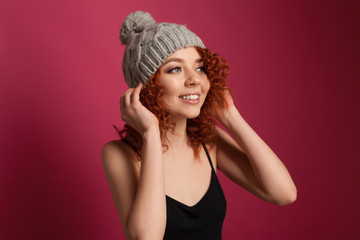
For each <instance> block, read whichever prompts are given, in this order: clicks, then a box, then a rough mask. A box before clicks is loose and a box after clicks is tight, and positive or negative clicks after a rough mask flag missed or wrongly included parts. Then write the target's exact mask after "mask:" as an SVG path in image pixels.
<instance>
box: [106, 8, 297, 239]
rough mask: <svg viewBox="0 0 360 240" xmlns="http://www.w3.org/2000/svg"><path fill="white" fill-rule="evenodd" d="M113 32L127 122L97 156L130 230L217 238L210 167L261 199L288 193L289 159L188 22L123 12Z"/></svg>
mask: <svg viewBox="0 0 360 240" xmlns="http://www.w3.org/2000/svg"><path fill="white" fill-rule="evenodd" d="M120 32H121V35H120V39H121V42H122V43H123V44H125V45H126V48H125V52H124V59H123V73H124V76H125V81H126V83H127V84H128V86H129V89H128V90H127V91H126V92H125V93H124V94H123V95H122V97H121V100H120V109H121V118H122V120H123V121H124V122H125V123H126V125H125V128H124V129H123V130H122V131H119V130H118V129H117V128H116V127H115V128H116V130H117V131H118V132H119V134H120V137H121V140H114V141H110V142H108V143H106V144H105V145H104V147H103V149H102V163H103V166H104V169H105V173H106V177H107V180H108V182H109V185H110V189H111V192H112V196H113V200H114V203H115V206H116V209H117V211H118V214H119V217H120V220H121V224H122V229H123V231H124V234H125V235H126V237H127V238H128V239H174V240H175V239H182V240H183V239H187V240H189V239H197V240H199V239H221V231H222V225H223V220H224V217H225V212H226V200H225V197H224V194H223V191H222V189H221V186H220V183H219V181H218V179H217V176H216V170H217V169H220V170H221V171H222V172H223V173H224V174H225V175H226V176H227V177H229V178H230V179H231V180H232V181H234V182H235V183H237V184H238V185H239V186H241V187H243V188H244V189H246V190H247V191H249V192H251V193H252V194H254V195H255V196H257V197H259V198H260V199H263V200H265V201H268V202H271V203H274V204H277V205H286V204H290V203H292V202H294V201H295V199H296V194H297V193H296V187H295V185H294V183H293V181H292V179H291V176H290V175H289V173H288V171H287V169H286V167H285V166H284V165H283V163H282V162H281V161H280V159H279V158H278V157H277V156H276V155H275V153H274V152H273V151H272V150H271V149H270V148H269V146H267V145H266V143H265V142H264V141H263V140H262V139H261V138H260V137H259V136H258V135H257V134H256V133H255V132H254V130H253V129H252V128H251V127H250V126H249V125H248V124H247V123H246V121H245V120H244V119H243V117H242V116H241V114H240V113H239V111H238V110H237V108H236V107H235V105H234V102H233V100H232V97H231V93H230V90H229V89H228V88H227V87H226V84H225V79H226V76H227V75H228V73H229V68H228V66H227V64H226V62H225V60H224V59H222V58H220V57H219V55H217V54H213V53H211V52H210V51H209V50H208V49H206V48H205V46H204V44H203V43H202V41H201V39H200V38H199V37H198V36H196V35H195V34H194V33H193V32H191V31H190V30H188V29H187V28H186V26H184V25H177V24H174V23H156V22H155V21H154V19H153V18H152V17H151V15H150V14H149V13H146V12H142V11H136V12H133V13H131V14H130V15H129V16H127V17H126V18H125V20H124V22H123V23H122V27H121V31H120ZM216 121H218V122H219V123H220V124H222V125H223V127H224V128H226V129H227V130H228V132H229V133H230V134H231V136H230V135H229V134H227V133H226V132H225V131H223V130H222V129H220V128H219V127H217V126H216V125H215V123H216Z"/></svg>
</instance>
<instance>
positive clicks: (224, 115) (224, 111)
mask: <svg viewBox="0 0 360 240" xmlns="http://www.w3.org/2000/svg"><path fill="white" fill-rule="evenodd" d="M225 101H226V103H227V107H223V108H222V107H220V106H219V105H218V104H216V106H215V108H214V112H213V115H214V117H215V119H216V120H218V121H219V122H220V123H221V124H223V125H226V123H227V122H228V120H229V119H230V118H231V112H232V111H237V109H236V107H235V105H234V101H233V99H232V97H231V94H230V91H229V90H226V92H225Z"/></svg>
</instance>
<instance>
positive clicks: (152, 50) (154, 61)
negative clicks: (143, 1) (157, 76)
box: [120, 11, 205, 88]
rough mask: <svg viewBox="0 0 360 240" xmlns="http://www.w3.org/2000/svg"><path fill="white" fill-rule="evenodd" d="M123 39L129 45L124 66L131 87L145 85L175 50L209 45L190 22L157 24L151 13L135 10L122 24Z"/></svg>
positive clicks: (121, 35)
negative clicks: (189, 26) (189, 24)
mask: <svg viewBox="0 0 360 240" xmlns="http://www.w3.org/2000/svg"><path fill="white" fill-rule="evenodd" d="M120 40H121V43H122V44H125V52H124V57H123V63H122V69H123V74H124V78H125V82H126V84H127V85H128V86H129V87H130V88H134V87H136V86H137V85H138V84H139V83H140V82H142V83H143V84H144V85H145V84H146V83H147V81H148V79H149V78H150V77H151V76H152V75H153V74H154V73H155V72H156V71H157V70H158V69H159V67H160V66H161V65H162V64H163V62H164V61H165V60H166V59H167V58H168V57H169V56H170V55H171V54H172V53H174V52H176V51H177V50H179V49H181V48H185V47H195V46H197V47H201V48H205V45H204V44H203V42H202V41H201V39H200V38H199V37H198V36H197V35H196V34H195V33H193V32H191V31H190V30H189V29H187V28H186V25H178V24H175V23H167V22H163V23H156V22H155V20H154V19H153V18H152V16H151V15H150V13H148V12H143V11H135V12H132V13H130V14H129V15H128V16H127V17H126V18H125V19H124V21H123V23H122V24H121V29H120Z"/></svg>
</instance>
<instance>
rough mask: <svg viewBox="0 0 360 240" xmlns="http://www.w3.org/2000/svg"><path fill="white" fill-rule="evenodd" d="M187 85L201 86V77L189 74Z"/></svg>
mask: <svg viewBox="0 0 360 240" xmlns="http://www.w3.org/2000/svg"><path fill="white" fill-rule="evenodd" d="M185 84H186V85H187V86H196V85H199V84H200V76H199V75H198V74H197V73H196V72H194V73H189V75H188V76H187V79H186V82H185Z"/></svg>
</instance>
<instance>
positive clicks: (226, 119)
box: [218, 106, 240, 128]
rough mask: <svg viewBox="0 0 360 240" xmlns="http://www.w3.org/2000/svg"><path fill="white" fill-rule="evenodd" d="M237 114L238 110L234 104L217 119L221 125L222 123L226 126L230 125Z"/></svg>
mask: <svg viewBox="0 0 360 240" xmlns="http://www.w3.org/2000/svg"><path fill="white" fill-rule="evenodd" d="M237 115H240V113H239V111H238V110H237V109H236V107H235V106H232V107H230V108H229V109H228V110H227V111H226V112H224V115H223V116H222V117H221V118H219V119H218V120H219V122H220V123H221V125H223V126H224V127H225V128H228V127H230V125H231V121H232V120H234V118H235V117H236V116H237Z"/></svg>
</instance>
